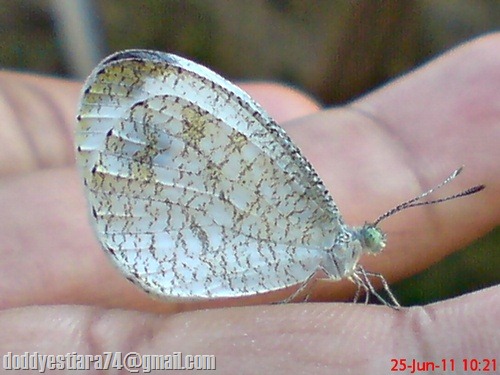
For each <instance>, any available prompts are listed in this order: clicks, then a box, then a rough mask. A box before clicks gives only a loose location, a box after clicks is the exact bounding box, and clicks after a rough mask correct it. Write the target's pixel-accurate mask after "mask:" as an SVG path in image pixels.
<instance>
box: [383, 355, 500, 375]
mask: <svg viewBox="0 0 500 375" xmlns="http://www.w3.org/2000/svg"><path fill="white" fill-rule="evenodd" d="M391 364H392V367H391V371H392V372H406V373H408V374H414V373H419V372H432V371H439V372H440V373H441V372H443V371H460V372H471V373H473V372H486V373H488V372H496V371H497V360H496V359H495V358H463V359H460V360H459V359H446V358H444V359H441V360H437V361H421V360H417V359H415V358H413V359H407V358H391Z"/></svg>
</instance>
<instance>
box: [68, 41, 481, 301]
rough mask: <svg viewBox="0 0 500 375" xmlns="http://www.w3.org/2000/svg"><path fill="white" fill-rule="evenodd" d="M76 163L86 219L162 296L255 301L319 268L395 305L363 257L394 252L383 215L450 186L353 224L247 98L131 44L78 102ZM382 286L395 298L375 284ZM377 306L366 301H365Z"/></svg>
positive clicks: (134, 277)
mask: <svg viewBox="0 0 500 375" xmlns="http://www.w3.org/2000/svg"><path fill="white" fill-rule="evenodd" d="M75 141H76V149H77V164H78V166H79V169H80V171H81V176H82V178H83V185H84V189H85V192H86V196H87V199H88V203H89V216H90V217H91V221H92V223H93V227H94V229H95V233H96V235H97V238H98V239H99V241H100V243H101V245H102V247H103V248H104V249H105V251H106V253H107V254H108V255H109V256H110V258H111V259H112V261H113V262H114V264H115V265H116V266H117V267H118V268H119V269H120V270H121V271H122V272H123V274H124V275H125V276H126V277H127V278H128V279H129V280H130V281H132V282H134V283H135V284H137V285H138V286H140V287H141V288H142V289H143V290H145V291H146V292H148V293H151V294H153V295H156V296H159V297H162V298H167V299H168V298H181V299H205V298H228V297H240V296H249V295H256V294H261V293H267V292H270V291H274V290H280V289H283V288H287V287H290V286H293V285H299V286H300V287H299V288H298V289H297V291H296V292H295V293H293V295H291V296H290V297H289V298H288V299H287V301H290V300H293V299H294V298H296V297H297V296H298V295H299V294H300V293H301V292H302V291H304V290H306V289H307V288H308V287H309V286H310V284H311V282H312V281H313V279H314V276H315V275H316V274H317V273H318V272H319V271H322V272H323V273H324V274H325V275H326V277H327V278H328V279H330V280H340V279H343V278H347V279H349V280H351V281H353V282H354V283H355V284H356V285H357V286H358V293H357V294H356V297H355V299H356V300H357V299H358V296H359V292H360V291H363V290H364V291H365V292H366V296H367V298H368V296H369V294H373V295H375V296H376V297H377V298H378V299H380V301H382V302H383V303H384V304H386V305H388V306H392V307H399V303H398V302H397V300H396V298H395V297H394V296H393V294H392V293H391V291H390V289H389V287H388V284H387V282H386V281H385V279H384V277H383V276H382V275H380V274H376V273H371V272H368V271H366V270H365V269H364V268H363V267H362V266H361V265H360V264H359V259H360V257H361V256H362V255H363V254H377V253H379V252H380V251H382V249H383V248H384V247H385V244H386V235H385V234H384V232H383V231H382V230H380V229H379V228H378V226H377V225H378V224H379V223H380V221H382V220H384V219H385V218H387V217H389V216H391V215H393V214H394V213H396V212H399V211H401V210H403V209H406V208H409V207H415V206H419V205H425V204H431V203H437V202H442V201H446V200H449V199H453V198H456V197H459V196H465V195H469V194H473V193H476V192H478V191H479V190H481V189H482V188H483V187H484V186H482V185H480V186H476V187H474V188H471V189H468V190H466V191H464V192H461V193H459V194H456V195H454V196H452V197H447V198H443V199H439V200H435V201H431V202H428V201H422V199H423V198H424V197H426V196H427V195H429V194H430V193H432V192H433V191H434V190H435V189H437V188H439V187H441V186H443V185H444V184H446V183H448V182H449V181H451V180H453V179H454V178H455V177H456V176H457V175H458V174H459V173H460V172H461V170H462V169H461V168H459V169H457V170H456V171H455V172H454V173H453V174H452V175H451V176H450V177H448V178H447V179H446V180H445V181H444V182H443V183H442V184H440V185H438V186H437V187H436V188H434V189H430V190H429V191H427V192H425V193H423V194H422V195H420V196H419V197H416V198H414V199H411V200H409V201H407V202H405V203H403V204H401V205H399V206H397V207H395V208H394V209H392V210H390V211H388V212H387V213H385V214H384V215H382V216H380V217H379V218H378V219H377V220H375V221H374V222H373V223H369V224H365V225H362V226H359V227H352V226H349V225H347V224H345V223H344V220H343V218H342V216H341V214H340V212H339V209H338V207H337V206H336V204H335V203H334V201H333V199H332V197H331V195H330V194H329V193H328V191H327V189H326V187H325V185H324V183H323V182H322V181H321V179H320V177H319V176H318V174H317V173H316V172H315V170H314V169H313V167H312V166H311V164H310V163H309V162H308V161H307V160H306V158H305V157H304V156H303V155H302V153H301V152H300V150H299V149H298V148H297V146H295V145H294V143H293V142H292V141H291V139H290V138H289V137H288V135H287V134H286V133H285V131H284V130H283V129H282V128H281V127H280V126H279V125H278V124H277V123H276V122H275V121H274V120H273V119H272V118H271V117H270V116H269V115H268V114H267V113H266V112H265V111H264V110H263V109H262V108H261V107H260V106H259V105H258V104H257V103H255V102H254V101H253V100H252V99H251V98H250V96H249V95H248V94H247V93H246V92H244V91H243V90H241V89H240V88H238V87H237V86H235V85H233V84H232V83H230V82H229V81H227V80H226V79H224V78H222V77H221V76H219V75H218V74H217V73H214V72H213V71H211V70H209V69H208V68H206V67H204V66H202V65H199V64H196V63H194V62H192V61H189V60H187V59H184V58H182V57H179V56H175V55H172V54H167V53H163V52H156V51H148V50H126V51H122V52H117V53H115V54H113V55H111V56H109V57H108V58H106V59H104V60H103V61H102V62H101V63H100V64H99V65H98V66H97V67H96V68H95V69H94V71H93V72H92V74H91V75H90V77H89V78H88V79H87V80H86V82H85V84H84V87H83V90H82V95H81V99H80V103H79V108H78V115H77V128H76V136H75ZM371 277H376V278H379V279H380V280H381V281H382V285H383V287H384V289H385V290H386V292H387V294H388V296H389V301H386V300H385V299H384V298H383V297H382V296H381V295H380V294H379V293H378V292H377V291H376V290H375V288H374V287H373V285H372V283H371V281H370V278H371ZM366 301H367V300H366Z"/></svg>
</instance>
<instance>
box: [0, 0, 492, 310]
mask: <svg viewBox="0 0 500 375" xmlns="http://www.w3.org/2000/svg"><path fill="white" fill-rule="evenodd" d="M499 26H500V2H499V1H495V0H492V1H486V0H483V1H480V0H441V1H432V0H421V1H412V0H407V1H363V0H360V1H326V0H324V1H300V0H288V1H285V0H284V1H279V0H268V1H264V0H239V1H234V0H233V1H222V0H216V1H204V0H191V1H173V0H171V1H168V0H156V1H153V0H149V1H139V0H101V1H90V0H52V1H49V0H37V1H35V0H32V1H30V0H0V40H1V42H0V45H1V53H0V67H1V68H3V69H13V70H20V71H27V72H34V73H42V74H50V75H56V76H61V77H68V78H69V77H74V78H77V79H82V78H83V77H85V76H86V75H87V74H88V73H89V72H90V70H91V69H92V68H93V67H94V66H95V65H96V64H97V61H98V60H99V59H100V58H102V57H104V55H106V54H108V53H109V52H112V51H116V50H120V49H126V48H151V49H158V50H163V51H168V52H173V53H177V54H180V55H183V56H186V57H188V58H191V59H194V60H196V61H199V62H202V63H203V64H205V65H208V66H210V67H211V68H213V69H214V70H216V71H217V72H219V73H221V74H222V75H224V76H225V77H227V78H230V79H240V80H241V79H259V80H264V79H266V80H275V81H280V82H285V83H287V84H290V85H292V86H296V87H298V88H300V89H302V90H304V91H307V92H309V93H311V94H312V95H313V96H314V97H315V98H316V99H318V100H319V101H320V102H322V103H323V104H325V105H338V104H341V103H344V102H347V101H350V100H353V99H354V98H356V97H357V96H360V95H362V94H363V93H366V92H368V91H370V90H373V89H374V88H376V87H377V86H380V85H382V84H384V83H385V82H387V81H388V80H390V79H391V78H393V77H396V76H398V75H401V74H404V73H406V72H408V71H409V70H411V69H413V68H415V67H416V66H418V65H420V64H422V63H424V62H426V61H427V60H429V59H431V58H433V57H435V56H436V55H438V54H440V53H442V52H443V51H446V50H448V49H450V48H453V47H454V46H456V45H458V44H461V43H463V42H465V41H467V40H469V39H471V38H473V37H475V36H479V35H482V34H485V33H488V32H491V31H496V30H498V29H499ZM499 244H500V230H499V229H498V227H497V229H495V230H494V231H493V232H492V233H490V234H489V235H488V236H486V237H484V238H482V239H480V240H478V241H477V242H475V243H473V244H471V245H470V246H469V247H467V248H466V249H464V250H462V251H460V252H457V253H455V254H453V255H452V256H450V257H448V258H447V259H445V260H444V261H442V262H440V263H439V264H436V265H435V266H433V267H431V268H430V269H428V270H427V271H425V272H424V273H421V274H419V275H417V276H415V277H412V278H410V279H407V280H405V281H403V282H400V283H399V284H397V285H395V286H394V292H395V294H396V295H397V296H398V298H399V299H400V301H401V302H402V303H403V304H404V305H413V304H424V303H427V302H430V301H436V300H441V299H445V298H449V297H452V296H456V295H460V294H463V293H465V292H468V291H472V290H476V289H481V288H484V287H486V286H488V285H494V284H498V283H499V282H500V272H499V270H500V256H499Z"/></svg>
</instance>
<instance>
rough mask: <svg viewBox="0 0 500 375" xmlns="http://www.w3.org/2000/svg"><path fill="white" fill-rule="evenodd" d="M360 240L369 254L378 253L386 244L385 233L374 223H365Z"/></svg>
mask: <svg viewBox="0 0 500 375" xmlns="http://www.w3.org/2000/svg"><path fill="white" fill-rule="evenodd" d="M359 240H360V242H361V245H362V246H363V250H364V251H365V252H367V253H369V254H378V253H380V252H381V251H382V249H383V248H384V247H385V244H386V236H385V233H384V232H382V231H381V230H380V229H379V228H377V227H376V226H375V225H373V224H365V225H364V226H363V227H362V228H361V230H360V231H359Z"/></svg>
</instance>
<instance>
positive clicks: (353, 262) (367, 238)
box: [322, 224, 386, 279]
mask: <svg viewBox="0 0 500 375" xmlns="http://www.w3.org/2000/svg"><path fill="white" fill-rule="evenodd" d="M385 242H386V238H385V233H384V232H382V231H381V230H380V229H379V228H377V227H376V226H374V225H372V224H365V225H363V226H362V227H345V228H344V229H343V231H342V232H341V233H340V234H339V235H338V236H337V238H336V239H335V244H334V245H333V247H332V248H331V249H330V250H329V251H328V254H327V257H326V259H325V261H324V262H323V264H322V267H323V269H324V271H326V272H327V274H328V276H329V277H330V278H333V279H341V278H344V277H348V276H350V275H352V274H353V273H354V271H355V270H356V267H357V265H358V261H359V259H360V257H361V256H362V255H363V254H364V253H368V254H377V253H379V252H381V251H382V249H383V248H384V247H385Z"/></svg>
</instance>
